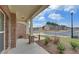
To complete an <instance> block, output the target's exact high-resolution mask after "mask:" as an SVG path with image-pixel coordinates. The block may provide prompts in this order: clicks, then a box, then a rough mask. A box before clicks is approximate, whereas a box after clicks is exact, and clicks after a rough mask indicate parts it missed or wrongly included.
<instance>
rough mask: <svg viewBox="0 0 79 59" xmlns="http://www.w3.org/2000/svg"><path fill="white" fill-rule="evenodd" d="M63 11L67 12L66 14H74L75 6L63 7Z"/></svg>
mask: <svg viewBox="0 0 79 59" xmlns="http://www.w3.org/2000/svg"><path fill="white" fill-rule="evenodd" d="M64 11H67V12H72V11H73V12H74V13H75V12H76V8H75V6H64Z"/></svg>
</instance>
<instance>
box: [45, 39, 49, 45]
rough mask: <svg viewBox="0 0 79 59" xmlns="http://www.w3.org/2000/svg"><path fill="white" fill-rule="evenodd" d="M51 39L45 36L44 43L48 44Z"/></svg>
mask: <svg viewBox="0 0 79 59" xmlns="http://www.w3.org/2000/svg"><path fill="white" fill-rule="evenodd" d="M49 40H50V39H49V37H45V39H44V44H45V45H47V44H48V43H49Z"/></svg>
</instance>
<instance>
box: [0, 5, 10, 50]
mask: <svg viewBox="0 0 79 59" xmlns="http://www.w3.org/2000/svg"><path fill="white" fill-rule="evenodd" d="M0 9H1V10H2V11H3V12H4V13H5V42H4V43H5V49H7V48H8V40H9V36H8V35H9V29H8V28H9V26H8V22H9V20H10V11H9V9H8V6H6V5H0Z"/></svg>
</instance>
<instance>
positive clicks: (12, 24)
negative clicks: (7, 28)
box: [11, 13, 16, 48]
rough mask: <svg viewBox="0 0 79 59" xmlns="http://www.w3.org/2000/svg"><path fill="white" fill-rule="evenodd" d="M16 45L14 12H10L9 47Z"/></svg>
mask: <svg viewBox="0 0 79 59" xmlns="http://www.w3.org/2000/svg"><path fill="white" fill-rule="evenodd" d="M15 47H16V14H15V13H11V48H15Z"/></svg>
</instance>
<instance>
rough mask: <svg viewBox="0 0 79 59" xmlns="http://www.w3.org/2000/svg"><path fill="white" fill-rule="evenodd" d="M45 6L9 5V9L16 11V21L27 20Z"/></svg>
mask: <svg viewBox="0 0 79 59" xmlns="http://www.w3.org/2000/svg"><path fill="white" fill-rule="evenodd" d="M47 7H48V6H47V5H9V9H10V11H11V12H13V13H16V18H17V21H28V20H29V19H31V18H33V17H35V16H36V15H37V14H39V13H40V12H41V11H42V10H44V9H45V8H47Z"/></svg>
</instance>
